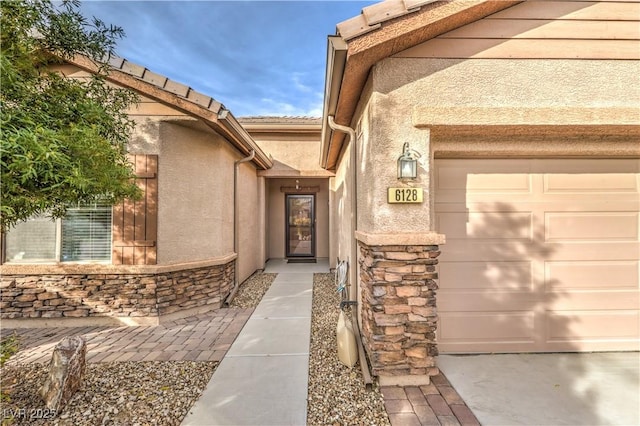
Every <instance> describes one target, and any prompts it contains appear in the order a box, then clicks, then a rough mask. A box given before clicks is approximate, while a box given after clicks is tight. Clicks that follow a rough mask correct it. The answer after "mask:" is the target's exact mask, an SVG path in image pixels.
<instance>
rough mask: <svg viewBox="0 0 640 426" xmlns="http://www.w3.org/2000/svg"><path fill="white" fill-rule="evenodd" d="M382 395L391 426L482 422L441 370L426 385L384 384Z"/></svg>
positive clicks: (464, 424) (426, 425)
mask: <svg viewBox="0 0 640 426" xmlns="http://www.w3.org/2000/svg"><path fill="white" fill-rule="evenodd" d="M382 396H383V397H384V406H385V408H386V410H387V414H388V415H389V420H390V421H391V426H441V425H442V426H445V425H446V426H450V425H451V426H453V425H461V426H472V425H473V426H479V425H480V423H479V422H478V419H476V416H475V415H474V414H473V412H471V410H470V409H469V407H467V405H466V404H465V403H464V401H463V400H462V398H461V397H460V395H458V392H456V390H455V389H454V388H453V387H452V386H451V384H450V383H449V381H448V380H447V378H446V377H445V376H444V375H443V374H442V373H441V374H439V375H437V376H434V377H432V378H431V384H429V385H427V386H419V387H418V386H405V387H400V386H385V387H383V388H382Z"/></svg>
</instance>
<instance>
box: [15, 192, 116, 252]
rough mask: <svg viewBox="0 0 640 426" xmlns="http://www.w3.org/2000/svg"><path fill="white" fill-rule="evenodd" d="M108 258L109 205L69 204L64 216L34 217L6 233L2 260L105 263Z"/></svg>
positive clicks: (109, 238)
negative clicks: (71, 205)
mask: <svg viewBox="0 0 640 426" xmlns="http://www.w3.org/2000/svg"><path fill="white" fill-rule="evenodd" d="M110 260H111V206H108V205H102V204H94V205H84V206H80V207H73V208H70V209H69V210H68V211H67V216H66V217H64V218H63V219H59V220H55V221H53V220H51V219H48V218H46V217H42V216H38V217H34V218H32V219H29V220H28V221H26V222H22V223H19V224H18V225H16V226H15V227H14V228H13V229H11V230H10V231H9V232H8V233H7V239H6V261H7V262H14V263H39V262H56V261H60V262H109V261H110Z"/></svg>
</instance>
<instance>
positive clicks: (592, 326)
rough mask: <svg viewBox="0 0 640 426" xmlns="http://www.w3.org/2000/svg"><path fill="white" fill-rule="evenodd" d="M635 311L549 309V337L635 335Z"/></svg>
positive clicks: (571, 339) (579, 337)
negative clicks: (568, 310)
mask: <svg viewBox="0 0 640 426" xmlns="http://www.w3.org/2000/svg"><path fill="white" fill-rule="evenodd" d="M639 321H640V317H639V316H638V312H637V311H616V312H613V311H606V312H600V311H588V312H575V311H572V312H550V313H549V315H548V316H547V329H548V336H549V341H564V342H568V341H576V340H617V339H633V338H634V337H637V336H638V332H639V327H638V324H639Z"/></svg>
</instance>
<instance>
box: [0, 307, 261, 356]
mask: <svg viewBox="0 0 640 426" xmlns="http://www.w3.org/2000/svg"><path fill="white" fill-rule="evenodd" d="M251 312H253V308H248V309H240V308H223V309H219V310H217V311H215V312H211V313H207V314H201V315H197V316H192V317H187V318H182V319H178V320H175V321H171V322H167V323H164V324H161V325H157V326H144V327H131V326H121V327H55V328H17V329H4V328H3V329H1V330H0V334H1V335H2V337H5V336H8V335H10V334H12V333H14V332H15V333H16V334H17V335H18V336H19V341H20V351H19V352H18V353H17V354H16V355H14V356H13V357H11V359H10V360H9V361H7V362H8V363H29V362H39V363H48V362H49V361H50V360H51V354H52V352H53V348H54V346H55V345H56V344H58V342H60V340H62V338H63V337H66V336H75V335H82V336H84V337H85V339H86V340H87V361H88V362H112V361H220V360H222V358H223V357H224V355H225V354H226V353H227V350H228V349H229V348H230V347H231V343H233V341H234V340H235V338H236V336H237V335H238V333H240V330H242V327H243V326H244V324H245V323H246V322H247V319H248V318H249V316H250V315H251Z"/></svg>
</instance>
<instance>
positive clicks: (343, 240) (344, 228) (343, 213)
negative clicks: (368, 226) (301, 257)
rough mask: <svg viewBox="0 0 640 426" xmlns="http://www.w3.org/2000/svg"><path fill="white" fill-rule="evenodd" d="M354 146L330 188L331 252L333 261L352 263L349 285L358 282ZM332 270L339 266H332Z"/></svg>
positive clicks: (342, 162)
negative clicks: (354, 202) (354, 204)
mask: <svg viewBox="0 0 640 426" xmlns="http://www.w3.org/2000/svg"><path fill="white" fill-rule="evenodd" d="M354 145H355V143H350V144H348V145H347V146H346V147H345V149H344V151H343V154H342V158H341V161H340V162H339V163H338V167H337V168H336V175H335V177H334V178H331V180H330V188H331V199H332V202H331V207H330V208H331V221H332V229H331V231H332V234H331V250H330V260H331V261H332V262H335V261H336V259H340V260H348V261H349V265H350V267H349V282H350V283H355V282H356V280H357V251H356V244H355V240H354V232H355V217H354V214H355V212H354V209H353V207H354V206H353V200H354V197H355V190H354V186H355V182H354V179H353V165H352V159H353V158H352V149H353V147H354ZM331 266H332V267H335V266H336V265H335V264H333V263H332V265H331ZM351 291H352V294H351V297H352V298H353V297H354V296H355V294H356V289H355V286H352V288H351Z"/></svg>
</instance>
